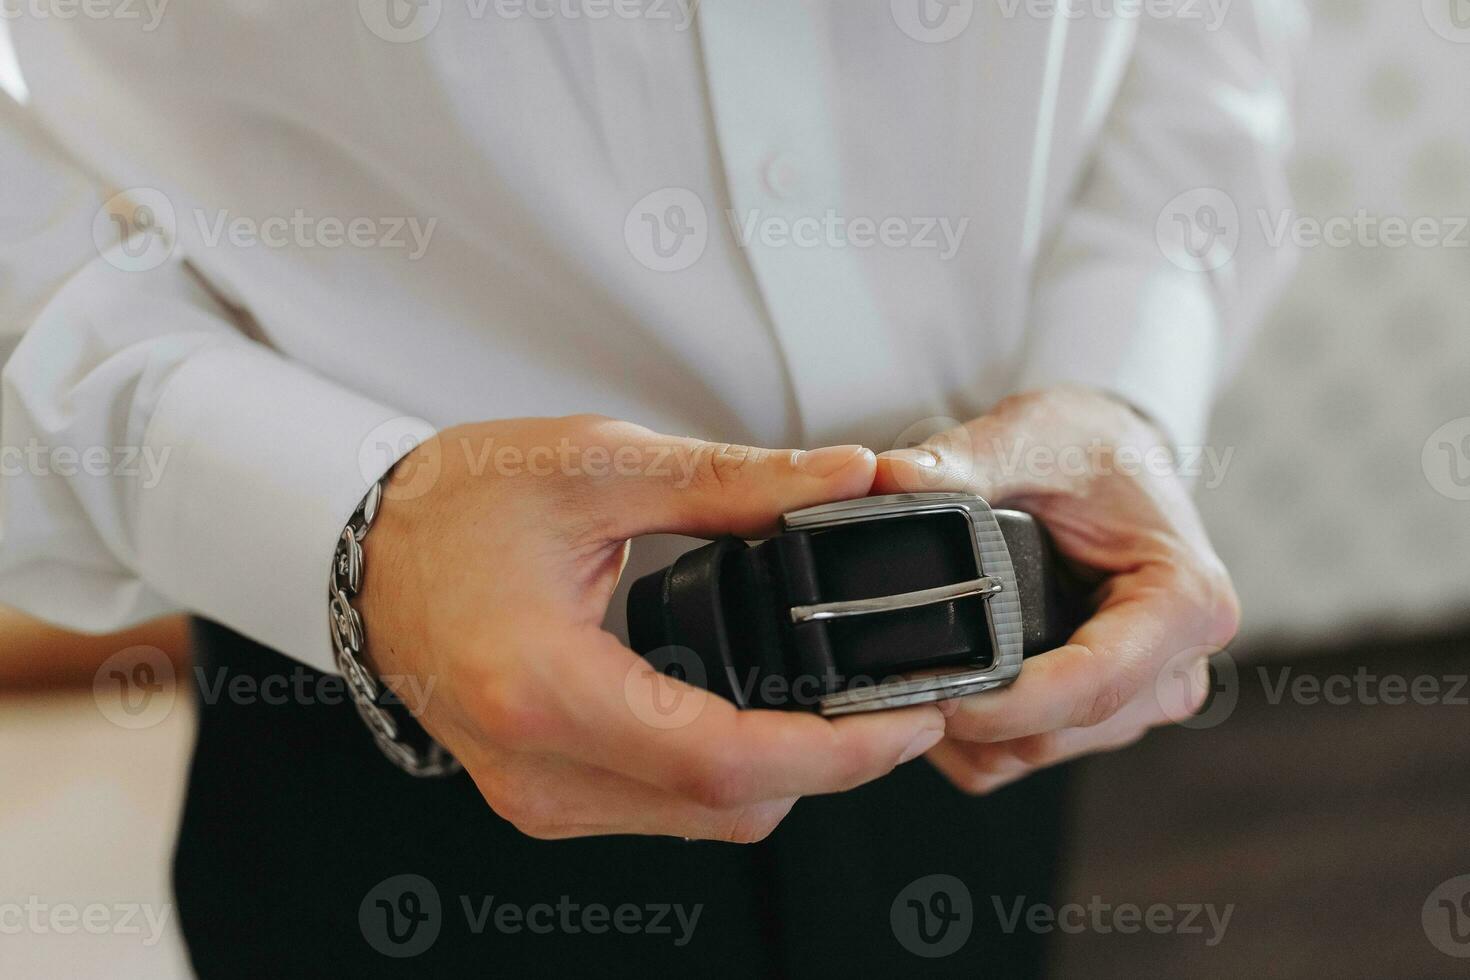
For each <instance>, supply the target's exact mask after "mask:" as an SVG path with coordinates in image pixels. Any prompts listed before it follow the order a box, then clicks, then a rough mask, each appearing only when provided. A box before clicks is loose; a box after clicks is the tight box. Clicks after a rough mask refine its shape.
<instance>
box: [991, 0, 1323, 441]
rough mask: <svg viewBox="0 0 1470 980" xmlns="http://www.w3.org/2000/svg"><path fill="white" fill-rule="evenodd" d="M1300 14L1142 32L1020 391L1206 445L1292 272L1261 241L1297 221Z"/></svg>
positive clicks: (1054, 270)
mask: <svg viewBox="0 0 1470 980" xmlns="http://www.w3.org/2000/svg"><path fill="white" fill-rule="evenodd" d="M1295 10H1296V8H1295V6H1294V4H1293V3H1291V2H1289V0H1255V2H1247V3H1239V4H1234V5H1232V6H1231V7H1229V8H1228V13H1227V14H1226V15H1225V16H1224V20H1223V22H1222V23H1220V24H1218V25H1212V24H1208V23H1206V22H1204V21H1201V20H1197V19H1196V20H1191V19H1182V18H1148V17H1145V18H1142V19H1141V22H1140V25H1139V28H1138V35H1137V37H1136V40H1135V46H1134V49H1133V53H1132V58H1131V61H1130V64H1129V67H1128V69H1127V72H1126V74H1125V76H1124V78H1123V80H1122V82H1121V83H1120V86H1119V89H1118V93H1117V96H1116V99H1115V101H1114V103H1113V105H1112V107H1111V110H1110V112H1109V114H1108V116H1107V119H1106V122H1105V124H1104V126H1103V128H1102V131H1101V132H1100V134H1099V136H1098V138H1097V141H1096V146H1095V150H1094V152H1093V154H1092V158H1091V160H1090V165H1089V166H1088V167H1087V168H1086V169H1085V171H1084V172H1083V175H1082V177H1081V179H1080V180H1079V181H1078V183H1077V185H1076V187H1075V189H1074V190H1073V193H1072V196H1071V198H1070V200H1069V203H1068V206H1067V207H1066V209H1065V211H1064V213H1063V214H1062V216H1061V218H1060V221H1059V224H1058V226H1057V229H1056V231H1055V234H1054V237H1053V238H1052V239H1051V241H1050V242H1049V243H1048V246H1047V248H1046V249H1045V250H1044V251H1043V253H1042V256H1041V260H1040V262H1039V265H1038V270H1037V274H1036V277H1035V283H1034V293H1033V301H1032V316H1031V320H1030V322H1029V323H1028V331H1027V345H1026V352H1025V358H1024V361H1023V366H1022V370H1021V374H1020V378H1019V384H1020V386H1021V387H1026V388H1031V387H1041V386H1044V385H1050V384H1056V383H1060V382H1073V383H1080V384H1085V385H1090V386H1094V387H1098V388H1102V389H1105V390H1108V391H1111V392H1112V393H1114V394H1116V395H1118V396H1119V397H1121V398H1123V399H1125V400H1127V401H1128V402H1130V403H1131V404H1132V405H1134V406H1135V407H1136V408H1138V409H1140V410H1141V411H1143V412H1144V413H1145V414H1146V415H1148V416H1150V417H1151V418H1152V419H1153V420H1154V421H1156V422H1157V423H1159V424H1160V425H1161V426H1162V427H1163V428H1164V430H1165V431H1166V432H1167V434H1168V435H1169V437H1170V438H1171V439H1172V440H1173V441H1174V443H1175V444H1176V445H1179V446H1186V445H1188V446H1193V445H1199V444H1200V443H1201V442H1202V441H1203V439H1204V434H1205V428H1206V423H1207V420H1208V413H1209V407H1210V404H1211V402H1212V400H1213V395H1214V392H1215V389H1216V387H1217V386H1218V385H1219V384H1220V382H1221V381H1222V380H1223V378H1224V377H1225V376H1226V375H1227V373H1228V372H1229V370H1231V369H1232V368H1233V366H1234V364H1235V363H1236V361H1237V360H1238V358H1239V355H1240V353H1241V351H1242V350H1243V347H1244V341H1245V338H1246V337H1247V336H1248V334H1249V333H1250V331H1251V330H1252V328H1253V327H1254V326H1255V324H1256V323H1257V321H1259V319H1260V318H1261V316H1262V315H1263V314H1264V312H1265V311H1266V310H1267V309H1268V308H1269V304H1270V302H1271V300H1272V299H1273V298H1274V296H1275V294H1276V292H1277V291H1278V288H1279V287H1280V286H1281V285H1282V284H1284V282H1285V280H1286V278H1287V277H1288V275H1289V273H1290V271H1291V269H1292V267H1293V264H1294V255H1293V253H1292V252H1291V250H1290V249H1289V248H1287V247H1285V245H1284V244H1282V243H1275V244H1273V243H1272V242H1271V241H1270V239H1269V236H1268V235H1267V234H1266V231H1265V229H1266V227H1269V226H1270V225H1271V224H1272V222H1271V220H1270V219H1272V218H1273V217H1276V218H1279V216H1280V215H1281V214H1283V213H1284V211H1285V209H1286V207H1287V206H1288V205H1287V196H1286V193H1285V187H1284V184H1285V179H1284V169H1283V156H1284V154H1285V152H1286V149H1287V146H1288V143H1289V113H1288V105H1289V102H1288V96H1287V77H1288V76H1287V70H1286V46H1287V44H1288V42H1289V40H1290V38H1291V36H1292V34H1293V33H1294V30H1295V25H1296V22H1297V21H1296V17H1295ZM1263 217H1264V218H1265V219H1266V220H1265V221H1264V222H1263V220H1262V219H1263Z"/></svg>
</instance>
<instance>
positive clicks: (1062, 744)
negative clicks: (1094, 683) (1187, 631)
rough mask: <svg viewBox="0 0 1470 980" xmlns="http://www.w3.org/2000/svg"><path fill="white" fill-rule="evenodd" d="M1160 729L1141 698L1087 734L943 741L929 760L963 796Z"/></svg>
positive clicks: (1148, 701) (1076, 731) (1066, 730)
mask: <svg viewBox="0 0 1470 980" xmlns="http://www.w3.org/2000/svg"><path fill="white" fill-rule="evenodd" d="M1163 723H1164V722H1163V721H1161V720H1159V718H1158V712H1157V710H1156V706H1155V705H1154V704H1153V703H1152V701H1151V699H1150V698H1149V697H1148V696H1147V695H1144V696H1142V697H1140V698H1139V699H1137V700H1136V701H1135V702H1133V703H1131V704H1130V705H1128V706H1126V707H1125V708H1124V709H1123V710H1121V711H1119V712H1118V713H1117V714H1115V715H1114V716H1113V717H1112V718H1109V719H1108V720H1107V721H1105V722H1103V723H1102V724H1099V725H1094V726H1092V727H1091V728H1064V729H1061V730H1059V731H1055V732H1047V733H1045V734H1042V735H1030V736H1027V737H1025V738H1018V739H1012V740H1010V741H1007V742H957V741H954V740H951V739H946V740H945V741H944V742H943V743H941V745H940V746H936V748H935V751H934V752H931V753H930V758H931V759H932V760H934V764H935V766H936V767H938V768H939V769H940V771H941V772H943V773H944V774H945V776H946V777H948V778H949V780H950V781H951V782H953V783H954V784H955V785H956V786H957V787H959V788H960V789H962V790H964V791H965V792H968V793H989V792H991V791H993V790H995V789H998V788H999V787H1001V786H1004V785H1006V784H1007V783H1011V782H1014V781H1016V780H1017V779H1020V778H1021V777H1023V776H1026V775H1028V774H1029V773H1032V772H1035V771H1036V770H1038V769H1045V768H1047V767H1049V766H1055V765H1060V764H1061V763H1064V762H1069V761H1071V760H1073V759H1078V758H1081V757H1082V756H1086V755H1094V754H1096V753H1099V752H1112V751H1115V750H1117V749H1121V748H1125V747H1127V746H1129V745H1133V744H1134V743H1136V742H1137V741H1138V740H1139V739H1140V738H1142V737H1143V736H1144V734H1145V733H1146V732H1147V731H1148V730H1149V728H1151V727H1154V726H1156V725H1159V724H1163ZM940 748H943V749H944V752H943V759H942V764H941V760H940V759H936V758H935V753H936V752H938V750H939V749H940Z"/></svg>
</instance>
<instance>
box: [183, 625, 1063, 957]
mask: <svg viewBox="0 0 1470 980" xmlns="http://www.w3.org/2000/svg"><path fill="white" fill-rule="evenodd" d="M195 646H196V658H197V659H196V666H195V670H194V677H195V679H196V683H197V686H198V687H199V689H200V690H199V697H200V704H201V709H200V730H199V742H198V746H197V748H196V749H195V753H194V759H193V764H192V770H191V774H190V783H189V792H188V799H187V803H186V806H185V810H184V816H183V825H182V828H181V831H180V834H179V842H178V850H177V854H176V856H175V862H174V885H175V889H176V894H177V901H178V914H179V921H180V923H181V925H182V927H183V931H184V935H185V938H186V940H187V942H188V945H189V950H190V955H191V957H192V959H193V964H194V968H195V970H196V971H197V973H198V974H199V975H200V976H201V977H203V978H206V980H209V978H213V977H233V976H250V977H260V976H271V977H295V976H322V975H331V976H352V977H365V976H460V975H478V976H483V975H496V976H569V975H570V976H586V975H592V976H635V975H637V976H664V975H672V974H674V973H676V972H689V973H698V974H702V975H704V976H726V975H728V976H763V977H764V976H783V975H798V974H808V975H817V976H827V975H835V974H839V973H844V974H847V975H849V976H858V975H873V974H877V975H887V974H891V973H896V972H898V971H915V972H922V973H924V974H926V975H927V974H937V975H955V976H967V977H971V978H973V977H977V976H987V977H1028V976H1036V975H1038V974H1039V973H1040V971H1041V965H1042V955H1043V952H1044V951H1043V948H1042V938H1043V937H1041V936H1038V935H1035V934H1032V933H1029V932H1026V931H1025V930H1024V924H1023V925H1022V927H1021V928H1020V929H1017V930H1015V931H1012V932H1006V931H1005V930H1004V928H1003V924H1002V923H1003V917H1002V916H1001V915H999V914H998V911H997V909H998V908H1004V909H1007V910H1008V909H1010V908H1011V907H1012V906H1013V905H1014V903H1015V902H1016V900H1017V899H1018V898H1021V897H1024V898H1025V900H1026V904H1027V905H1029V904H1031V903H1032V902H1048V901H1049V900H1050V897H1051V892H1052V886H1053V880H1054V877H1055V873H1056V869H1057V863H1058V846H1059V840H1060V819H1061V807H1062V802H1063V790H1064V779H1065V777H1064V775H1063V774H1062V773H1061V772H1059V771H1057V772H1049V773H1043V774H1041V775H1040V776H1036V777H1033V778H1031V779H1028V780H1025V781H1024V782H1022V783H1020V784H1018V785H1015V786H1013V787H1010V788H1008V789H1005V790H1002V791H1001V792H999V793H996V794H995V795H993V796H990V797H987V798H984V799H972V798H969V797H966V796H964V795H962V794H960V793H958V792H956V791H955V790H953V789H952V788H951V787H950V786H949V785H948V784H947V783H945V782H944V781H943V780H942V779H941V778H940V777H939V776H938V775H937V774H936V773H935V772H934V771H933V770H932V769H931V768H930V767H929V766H928V765H927V764H926V763H924V762H915V763H912V764H909V765H906V766H903V767H901V768H900V769H899V770H898V771H897V772H895V773H894V774H892V775H890V776H889V777H887V778H885V779H881V780H879V781H877V782H875V783H872V784H870V785H868V786H865V787H863V788H861V789H858V790H855V791H853V792H850V793H844V794H842V795H838V796H828V797H817V798H811V799H805V800H802V801H800V802H799V803H798V804H797V806H796V808H795V810H794V811H793V812H792V814H791V815H790V816H789V817H788V818H787V820H786V821H785V822H784V823H783V824H782V825H781V827H780V828H778V829H777V831H776V832H775V833H774V834H773V835H772V836H771V837H770V838H769V839H768V840H766V841H765V842H763V843H761V844H757V845H752V846H736V845H728V844H718V843H686V842H684V841H680V840H676V839H667V838H646V837H613V838H592V839H584V840H572V841H558V842H547V841H537V840H532V839H529V838H527V837H525V836H523V835H521V834H520V833H518V832H517V831H516V830H515V829H514V828H513V827H511V826H510V825H509V824H508V823H506V822H505V821H503V820H501V819H500V818H499V817H497V816H496V815H495V814H494V813H493V812H492V811H491V810H490V808H489V807H488V806H487V805H486V804H485V802H484V800H483V799H482V798H481V797H480V795H479V793H478V792H477V791H476V790H475V787H474V785H473V784H472V783H471V781H470V780H469V778H468V777H466V776H463V775H461V776H458V777H455V778H452V779H447V780H417V779H414V778H412V777H409V776H406V775H403V774H401V773H399V772H398V771H397V770H396V769H394V768H393V767H392V766H391V765H390V764H389V763H388V762H387V761H386V760H384V759H383V758H382V757H381V756H380V755H379V754H378V751H377V749H376V748H375V747H374V746H373V744H372V742H371V739H370V738H369V736H368V734H367V732H366V730H365V729H364V727H363V725H362V723H361V721H359V719H358V717H357V715H356V713H355V711H354V710H353V708H352V706H351V704H350V703H349V702H348V701H347V700H346V697H345V692H344V689H343V687H342V685H341V683H340V680H339V679H338V678H334V677H328V676H326V675H322V674H319V673H317V672H315V671H312V670H310V669H309V668H306V667H302V666H300V665H298V664H296V663H295V662H294V661H291V660H289V659H287V658H285V657H283V656H281V655H280V654H277V653H275V652H273V651H271V650H267V649H265V648H263V647H261V646H258V645H256V644H254V643H251V642H250V641H248V640H246V639H244V638H242V637H240V636H239V635H237V634H235V633H232V632H230V631H229V630H226V629H224V628H222V627H220V626H217V625H214V624H211V623H206V622H199V623H197V624H196V627H195ZM933 876H945V877H937V878H936V877H933ZM936 954H938V955H936Z"/></svg>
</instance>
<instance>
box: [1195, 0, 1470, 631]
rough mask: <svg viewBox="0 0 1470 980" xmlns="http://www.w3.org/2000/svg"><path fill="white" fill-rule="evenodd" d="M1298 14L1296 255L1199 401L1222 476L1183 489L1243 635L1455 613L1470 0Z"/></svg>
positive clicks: (1468, 336)
mask: <svg viewBox="0 0 1470 980" xmlns="http://www.w3.org/2000/svg"><path fill="white" fill-rule="evenodd" d="M1310 13H1311V17H1312V29H1311V32H1310V34H1309V35H1308V36H1307V37H1306V39H1305V40H1304V42H1303V43H1302V45H1301V47H1300V51H1299V53H1298V57H1297V68H1296V76H1297V77H1296V84H1297V99H1296V102H1297V124H1296V125H1297V148H1296V156H1295V162H1294V164H1293V166H1292V171H1291V175H1290V176H1291V187H1292V191H1293V194H1294V196H1295V199H1296V209H1297V212H1298V213H1297V215H1296V216H1295V220H1294V221H1293V223H1292V228H1293V229H1296V230H1297V233H1298V235H1304V236H1305V237H1300V238H1299V242H1300V243H1302V244H1305V247H1303V248H1302V249H1301V266H1300V271H1299V273H1298V276H1297V278H1296V280H1295V282H1294V283H1293V285H1292V286H1291V287H1290V289H1289V290H1288V291H1287V293H1286V295H1285V297H1284V298H1283V301H1282V302H1281V303H1280V304H1279V306H1278V308H1277V310H1276V311H1275V313H1274V314H1273V315H1272V316H1271V318H1270V319H1269V320H1268V321H1267V323H1266V325H1265V327H1264V329H1263V330H1262V332H1261V334H1260V335H1259V337H1258V339H1257V343H1256V346H1255V347H1254V349H1253V350H1252V352H1251V353H1250V355H1249V357H1248V358H1247V360H1246V362H1245V364H1244V366H1243V368H1242V370H1241V372H1240V374H1239V375H1238V376H1237V378H1236V379H1235V381H1234V383H1233V385H1232V386H1231V387H1230V389H1229V390H1228V391H1227V393H1226V394H1225V396H1224V397H1223V399H1222V401H1221V403H1220V405H1219V407H1218V411H1217V413H1216V417H1215V426H1214V430H1213V433H1212V437H1211V438H1212V442H1214V443H1215V444H1217V445H1218V446H1219V447H1221V448H1222V450H1224V449H1230V448H1233V449H1234V455H1233V456H1232V458H1231V462H1230V465H1229V468H1228V469H1227V471H1226V475H1225V478H1224V480H1223V481H1222V482H1221V483H1220V485H1219V486H1218V488H1215V489H1209V488H1207V487H1203V486H1201V487H1200V489H1199V492H1198V497H1199V501H1200V505H1201V507H1202V509H1203V510H1204V513H1205V516H1206V519H1207V521H1208V523H1209V525H1210V527H1211V529H1212V531H1213V533H1214V536H1215V539H1216V543H1217V546H1218V548H1219V550H1220V552H1221V554H1222V555H1223V557H1224V558H1225V560H1226V562H1227V563H1228V564H1229V565H1230V567H1231V570H1232V571H1233V573H1234V575H1235V578H1236V583H1237V586H1238V588H1239V590H1240V593H1241V597H1242V600H1243V603H1244V606H1245V611H1246V627H1245V639H1247V640H1251V639H1256V640H1259V639H1262V638H1264V637H1266V636H1272V637H1276V636H1285V637H1289V638H1293V639H1301V640H1314V639H1331V638H1337V637H1342V638H1344V639H1347V638H1351V637H1353V636H1354V635H1355V634H1363V633H1365V632H1366V631H1368V630H1378V629H1384V630H1415V629H1432V628H1433V627H1434V626H1435V625H1436V624H1437V623H1439V622H1442V621H1444V620H1445V619H1447V618H1454V617H1463V616H1465V615H1466V614H1470V329H1467V328H1470V227H1467V226H1466V225H1467V220H1470V0H1423V3H1422V4H1421V3H1420V0H1316V2H1315V3H1312V4H1311V5H1310ZM1242 218H1243V220H1251V219H1250V218H1249V217H1248V216H1242ZM1331 219H1337V221H1336V222H1335V223H1334V222H1332V220H1331ZM1395 219H1397V221H1395ZM1404 227H1407V228H1408V229H1409V231H1410V234H1409V235H1408V236H1407V237H1408V239H1409V240H1408V241H1407V242H1400V239H1401V238H1403V237H1405V236H1404V235H1403V228H1404ZM1319 228H1320V229H1321V231H1322V232H1323V234H1322V241H1321V242H1320V243H1318V244H1312V242H1313V241H1315V238H1314V237H1312V232H1313V231H1314V230H1316V229H1319ZM1415 228H1417V229H1419V233H1418V234H1417V236H1416V235H1415V234H1414V229H1415ZM1416 237H1417V242H1416V241H1415V240H1414V239H1415V238H1416Z"/></svg>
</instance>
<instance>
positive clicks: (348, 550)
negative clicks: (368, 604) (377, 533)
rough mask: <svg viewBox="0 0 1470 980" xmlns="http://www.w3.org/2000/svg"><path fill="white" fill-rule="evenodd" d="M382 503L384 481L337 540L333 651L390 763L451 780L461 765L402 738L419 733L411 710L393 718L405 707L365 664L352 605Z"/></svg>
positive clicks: (331, 593) (331, 600)
mask: <svg viewBox="0 0 1470 980" xmlns="http://www.w3.org/2000/svg"><path fill="white" fill-rule="evenodd" d="M385 479H386V478H385ZM382 502H383V480H379V481H378V482H377V483H375V484H373V486H372V489H370V490H369V491H368V492H367V496H366V497H363V498H362V503H360V504H358V505H357V510H356V511H355V512H354V513H353V515H352V519H351V520H349V521H348V522H347V526H346V527H344V528H343V529H342V536H341V537H340V538H338V539H337V551H336V554H335V555H333V557H332V580H331V583H330V585H329V586H328V595H327V601H328V610H329V612H330V615H331V620H332V647H333V649H335V650H336V652H337V669H338V670H340V671H341V672H342V676H343V678H345V679H346V681H347V690H348V693H349V694H350V695H351V697H352V704H353V706H354V707H356V708H357V713H358V715H360V716H361V717H362V720H363V722H364V723H365V724H366V725H367V727H368V731H370V732H371V733H372V736H373V741H374V742H375V743H377V746H378V748H379V749H380V750H382V752H383V754H384V755H386V756H387V757H388V759H389V761H390V762H392V763H393V764H394V765H395V766H397V767H398V768H400V769H402V770H403V771H404V772H406V773H408V774H409V775H411V776H452V775H454V774H455V773H457V772H459V771H460V768H461V767H460V764H459V760H457V759H455V758H454V756H452V755H450V754H449V752H448V750H447V749H445V748H444V746H442V745H440V744H439V743H438V742H436V741H434V739H433V738H432V737H430V736H429V734H428V733H427V732H424V733H423V736H422V738H423V741H425V742H426V743H427V744H426V746H424V747H423V748H418V747H416V746H414V745H412V744H410V743H409V742H408V741H407V740H406V739H405V738H403V729H404V727H406V726H413V727H417V723H416V722H415V721H414V720H413V716H412V714H411V713H409V712H408V710H407V709H406V708H403V716H404V717H403V720H402V722H400V721H399V720H398V719H395V718H394V717H393V715H392V714H390V713H389V708H390V707H393V706H395V705H396V706H398V707H402V705H401V702H397V701H396V700H393V701H389V700H386V699H385V690H386V688H385V686H384V685H383V684H381V683H379V682H378V680H377V679H376V678H375V677H373V675H372V674H371V673H369V672H368V669H367V668H366V667H364V666H363V664H362V660H361V657H362V652H363V648H364V647H365V646H366V635H365V633H364V632H363V626H362V617H361V616H359V615H358V613H357V610H356V609H354V608H353V606H352V599H353V597H355V596H356V595H357V594H358V593H359V592H361V591H362V580H363V557H362V542H363V539H364V538H366V537H367V533H368V531H369V530H370V529H371V528H372V526H373V519H374V518H375V517H377V516H378V508H379V507H380V506H381V505H382ZM388 697H391V694H389V695H388Z"/></svg>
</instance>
